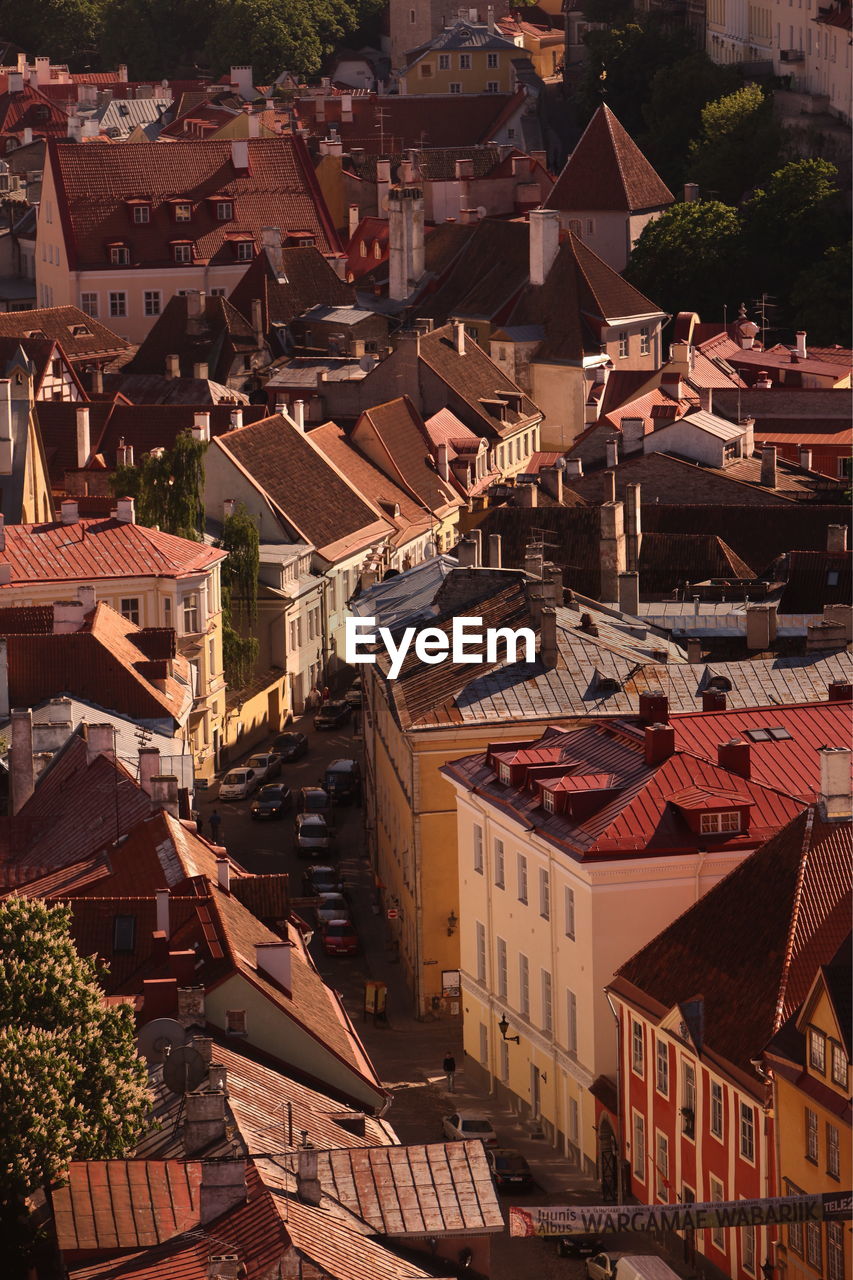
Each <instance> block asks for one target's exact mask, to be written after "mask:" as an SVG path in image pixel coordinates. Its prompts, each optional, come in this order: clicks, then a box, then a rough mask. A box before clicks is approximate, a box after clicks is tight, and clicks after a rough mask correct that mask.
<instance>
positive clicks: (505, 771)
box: [498, 764, 510, 787]
mask: <svg viewBox="0 0 853 1280" xmlns="http://www.w3.org/2000/svg"><path fill="white" fill-rule="evenodd" d="M498 778H499V779H500V781H501V782H502V783H503V784H504V786H505V787H508V786H509V784H510V772H509V765H508V764H502V765H499V766H498Z"/></svg>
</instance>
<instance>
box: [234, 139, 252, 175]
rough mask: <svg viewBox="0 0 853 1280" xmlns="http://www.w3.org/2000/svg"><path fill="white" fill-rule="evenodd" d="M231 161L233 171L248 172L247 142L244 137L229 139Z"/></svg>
mask: <svg viewBox="0 0 853 1280" xmlns="http://www.w3.org/2000/svg"><path fill="white" fill-rule="evenodd" d="M231 163H232V164H233V166H234V171H235V173H240V174H243V173H248V172H249V143H248V140H247V139H246V138H232V139H231Z"/></svg>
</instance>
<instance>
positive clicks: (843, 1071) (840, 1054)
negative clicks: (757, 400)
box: [832, 1041, 847, 1089]
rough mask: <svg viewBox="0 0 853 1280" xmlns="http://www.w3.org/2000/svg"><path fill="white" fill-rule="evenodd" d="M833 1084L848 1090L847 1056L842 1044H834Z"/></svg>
mask: <svg viewBox="0 0 853 1280" xmlns="http://www.w3.org/2000/svg"><path fill="white" fill-rule="evenodd" d="M832 1083H833V1084H839V1085H841V1088H842V1089H846V1088H847V1054H846V1053H845V1052H844V1050H843V1048H842V1047H841V1045H840V1044H836V1043H835V1041H833V1044H832Z"/></svg>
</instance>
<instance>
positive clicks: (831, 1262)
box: [826, 1222, 844, 1280]
mask: <svg viewBox="0 0 853 1280" xmlns="http://www.w3.org/2000/svg"><path fill="white" fill-rule="evenodd" d="M826 1280H844V1231H843V1228H842V1226H841V1223H840V1222H827V1224H826Z"/></svg>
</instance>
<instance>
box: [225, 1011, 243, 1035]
mask: <svg viewBox="0 0 853 1280" xmlns="http://www.w3.org/2000/svg"><path fill="white" fill-rule="evenodd" d="M225 1030H226V1031H227V1032H228V1034H229V1036H244V1035H246V1033H247V1032H246V1010H245V1009H227V1010H226V1012H225Z"/></svg>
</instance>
